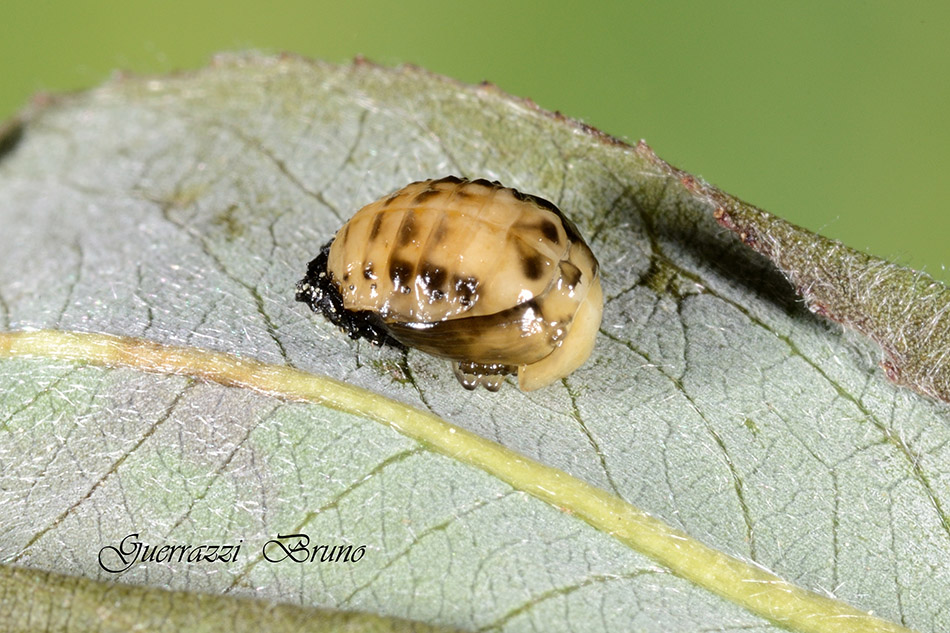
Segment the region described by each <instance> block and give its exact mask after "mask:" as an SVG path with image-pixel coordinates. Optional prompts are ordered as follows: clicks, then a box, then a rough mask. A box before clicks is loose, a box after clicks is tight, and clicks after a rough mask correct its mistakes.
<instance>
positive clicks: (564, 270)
mask: <svg viewBox="0 0 950 633" xmlns="http://www.w3.org/2000/svg"><path fill="white" fill-rule="evenodd" d="M560 268H561V277H562V278H563V279H564V283H566V284H567V287H568V288H570V289H572V290H573V289H574V286H576V285H577V284H578V282H580V280H581V269H580V268H578V267H577V266H575V265H574V264H572V263H571V262H567V261H564V262H561V264H560Z"/></svg>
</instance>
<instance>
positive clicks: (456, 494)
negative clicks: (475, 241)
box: [0, 55, 950, 632]
mask: <svg viewBox="0 0 950 633" xmlns="http://www.w3.org/2000/svg"><path fill="white" fill-rule="evenodd" d="M5 138H7V139H12V140H8V141H6V142H4V143H3V144H0V147H3V153H4V154H3V158H2V159H0V226H2V227H3V228H2V234H0V240H2V248H0V271H2V273H0V325H2V327H3V329H4V330H5V331H7V332H9V333H7V334H3V333H0V385H2V387H3V389H2V394H0V464H2V466H3V468H2V473H0V501H2V504H3V505H2V507H3V508H4V511H5V513H6V514H5V515H4V518H3V521H2V523H0V560H2V561H3V562H5V563H7V564H10V565H16V566H18V567H28V568H32V569H37V570H55V571H58V572H64V573H68V574H72V575H78V576H85V577H87V578H91V579H98V580H102V581H108V582H113V581H118V582H121V583H127V584H132V585H142V586H145V587H155V588H158V587H161V588H170V589H173V590H179V591H188V592H197V593H202V594H228V595H230V596H239V597H240V596H257V597H260V598H265V599H269V600H273V601H276V602H280V603H290V604H294V605H303V606H307V607H309V606H314V607H324V608H331V609H342V610H346V611H353V612H368V613H378V614H382V615H385V616H391V617H396V618H406V619H409V620H415V621H418V622H426V623H431V624H434V625H439V626H448V627H455V628H460V629H467V630H500V631H515V630H525V629H543V630H546V631H558V630H583V631H601V630H604V631H612V630H634V629H635V630H644V631H695V630H707V631H732V630H738V629H742V630H756V631H763V632H764V631H777V630H787V629H791V630H802V631H805V630H809V631H847V630H899V628H898V627H897V626H896V625H893V626H892V625H890V624H888V622H893V623H900V624H901V625H903V626H906V627H910V628H913V629H916V630H919V631H939V630H945V629H946V628H947V627H948V625H950V622H948V619H950V608H948V607H950V603H948V598H947V596H948V595H950V591H948V590H950V520H948V517H947V513H946V510H945V508H946V504H947V497H948V493H950V466H948V464H950V460H948V454H947V453H948V450H950V449H948V447H950V442H948V441H947V440H948V435H950V425H948V422H950V415H948V405H947V404H946V403H942V402H939V401H934V400H930V399H928V398H925V397H922V396H919V395H917V394H916V393H913V392H911V391H909V390H906V389H902V388H900V387H897V386H895V385H894V384H893V383H891V382H889V381H888V380H887V379H886V373H885V371H884V370H882V369H881V368H880V367H879V366H878V359H879V358H880V356H881V351H880V348H879V347H878V346H877V345H875V344H874V343H872V342H871V341H869V340H867V339H865V338H863V337H861V336H859V335H856V334H853V333H851V332H849V331H842V330H841V329H839V328H838V326H836V325H833V324H829V323H828V321H826V320H825V319H824V318H822V317H821V316H816V315H814V314H813V313H812V312H810V311H809V310H808V309H807V308H806V305H805V303H803V302H802V301H801V300H800V299H799V298H798V297H797V296H796V295H795V294H794V291H793V288H792V287H791V286H790V285H789V284H788V282H787V281H786V280H785V277H784V276H783V274H782V272H780V271H779V270H776V268H774V267H773V265H772V263H771V262H770V261H769V260H767V259H765V258H763V257H762V256H761V255H759V254H756V253H755V252H753V251H752V250H750V249H749V248H747V247H746V246H745V245H743V244H742V242H741V241H740V240H739V239H736V237H735V236H734V235H733V234H732V233H731V232H729V231H726V230H723V229H722V228H721V226H720V224H721V225H723V226H726V227H727V228H732V229H735V230H736V232H738V233H740V234H744V239H746V240H747V241H750V242H751V245H753V246H755V247H758V248H759V250H761V251H762V252H763V253H765V254H766V255H768V256H770V257H773V258H775V260H776V261H777V263H778V265H779V266H780V267H781V268H782V270H784V271H785V273H786V274H788V275H789V277H790V278H791V279H792V280H793V282H794V283H795V285H796V286H797V287H800V288H801V289H802V290H803V293H804V298H805V301H806V302H808V305H810V306H811V307H812V308H813V309H818V310H819V311H821V312H822V313H824V314H827V315H829V316H832V317H834V318H836V319H838V320H841V321H842V322H845V323H848V324H851V325H853V326H855V327H858V328H859V329H861V331H864V332H867V333H868V334H869V335H870V336H872V337H874V338H875V340H878V341H880V342H882V343H883V344H884V347H885V348H886V349H887V351H886V353H887V355H888V361H887V362H888V371H890V372H891V374H892V376H894V377H900V379H901V380H902V381H903V382H905V383H907V384H911V385H913V386H914V387H915V388H916V389H918V390H920V391H923V392H926V393H931V394H934V395H936V396H937V397H944V395H945V393H946V390H944V391H941V387H940V385H941V384H945V376H946V373H945V372H946V368H945V365H944V364H943V363H941V362H939V361H940V359H941V358H942V354H944V353H945V350H946V349H947V344H946V339H945V338H942V337H944V336H945V330H940V327H942V326H940V324H941V323H945V320H944V321H941V320H940V319H941V318H943V317H942V316H941V315H943V314H944V313H945V311H942V310H941V308H940V306H941V305H945V303H944V304H941V303H940V302H941V301H945V300H946V293H947V291H946V289H945V288H943V287H942V286H939V285H937V284H936V282H931V281H929V280H927V279H926V278H925V277H923V276H920V275H919V274H917V273H907V272H904V271H902V270H901V269H898V268H896V267H891V266H890V265H888V264H886V263H883V262H879V261H877V260H874V259H872V258H866V257H865V259H863V260H862V259H860V258H857V257H852V256H853V253H852V252H851V251H849V250H847V249H845V248H844V247H842V246H840V245H837V244H835V243H831V242H828V241H826V240H823V238H819V237H817V236H814V235H811V234H809V233H807V232H805V231H803V230H801V229H797V228H795V227H790V226H789V225H787V224H785V223H783V222H781V221H780V220H778V219H775V218H772V217H771V216H766V215H764V214H763V213H762V212H760V211H758V210H756V209H753V208H751V207H748V206H746V205H744V204H743V203H741V202H739V201H736V200H734V199H732V198H730V197H728V196H726V195H725V194H722V193H721V192H718V191H716V190H714V189H713V188H711V187H709V186H708V185H706V184H704V183H702V182H699V181H697V180H696V179H694V178H692V177H690V176H688V175H686V174H683V173H681V172H678V171H677V170H675V169H673V168H671V167H670V166H668V165H666V164H665V163H663V162H662V161H660V160H659V159H657V158H656V157H655V156H654V155H653V154H652V152H651V151H650V150H649V148H647V147H646V146H645V145H643V144H641V145H639V146H637V147H630V146H627V145H625V144H623V143H620V142H618V141H616V140H614V139H611V138H609V137H606V136H604V135H602V134H600V133H598V132H596V131H593V130H590V129H589V128H585V127H584V126H582V125H580V124H578V123H576V122H573V121H571V120H568V119H565V118H564V117H561V116H558V115H551V114H549V113H546V112H543V111H539V110H538V109H537V108H536V107H535V106H534V105H533V104H531V103H530V102H527V101H521V100H517V99H513V98H511V97H509V96H507V95H504V94H502V93H500V92H499V91H498V90H497V89H495V88H493V87H491V86H488V85H485V86H479V87H469V86H464V85H460V84H457V83H455V82H452V81H449V80H445V79H442V78H439V77H436V76H433V75H430V74H427V73H425V72H424V71H420V70H418V69H414V68H403V69H399V70H389V69H383V68H378V67H376V66H373V65H371V64H367V63H365V62H357V63H355V64H353V65H351V66H332V65H326V64H319V63H312V62H307V61H304V60H300V59H296V58H292V57H281V58H267V57H260V56H256V55H246V56H228V57H222V58H219V59H218V60H217V61H216V63H215V64H214V65H213V66H212V67H211V68H208V69H205V70H202V71H199V72H195V73H187V74H180V75H177V76H171V77H161V78H154V77H152V78H133V77H119V78H117V79H115V80H113V81H112V82H110V83H108V84H107V85H105V86H103V87H101V88H99V89H97V90H94V91H90V92H87V93H82V94H78V95H73V96H69V97H57V98H52V99H50V100H49V102H48V103H39V104H37V105H35V106H34V107H33V108H32V110H30V111H28V112H27V113H25V114H24V115H23V117H22V118H21V121H20V122H19V124H12V125H11V126H10V127H9V128H8V133H7V135H6V136H5ZM449 173H453V174H456V175H460V176H469V177H487V178H492V179H498V180H501V181H502V182H504V183H505V184H507V185H509V186H514V187H517V188H518V189H520V190H522V191H526V192H530V193H534V194H537V195H541V196H544V197H546V198H549V199H552V200H553V201H555V202H556V203H557V204H558V205H559V206H560V207H561V209H563V210H565V212H566V213H567V214H568V215H570V217H571V218H572V219H574V220H575V222H576V223H577V224H578V226H579V228H580V229H581V232H582V233H584V234H585V235H586V236H587V237H588V240H589V242H590V243H591V246H592V248H593V249H594V251H595V252H596V253H597V255H598V257H599V259H600V262H601V265H602V268H603V282H604V288H605V293H606V295H607V303H606V305H605V316H604V322H603V326H602V330H601V336H600V338H599V340H598V344H597V347H596V349H595V351H594V355H593V357H592V358H591V360H590V361H589V362H588V363H587V364H586V365H585V366H584V367H582V368H581V369H580V370H578V371H577V372H575V373H574V374H573V375H571V376H569V377H568V378H567V379H565V380H564V381H563V382H562V383H561V384H556V385H553V386H551V387H548V388H546V389H544V390H541V391H539V392H533V393H529V394H525V393H521V392H519V391H517V389H516V388H514V386H512V385H508V386H506V387H504V388H503V389H502V390H501V391H500V392H499V393H497V394H490V393H487V392H485V391H476V392H464V391H463V390H461V389H460V388H459V386H458V385H457V384H456V383H455V380H454V378H453V377H452V375H451V372H450V371H448V369H447V367H446V366H445V365H444V363H443V362H442V361H439V360H437V359H433V358H431V357H428V356H425V355H423V354H420V353H416V352H409V353H408V354H404V353H402V352H399V351H396V350H388V349H387V350H378V349H375V348H372V347H371V346H368V345H366V344H365V343H358V342H353V341H350V340H349V339H346V338H345V337H343V336H341V335H340V334H339V333H338V332H336V331H335V330H334V328H333V327H332V326H330V325H329V324H328V323H326V322H324V321H323V320H322V319H321V318H318V317H316V316H314V315H313V314H310V313H308V311H307V310H306V308H305V307H304V306H302V305H301V304H298V303H295V302H294V300H293V294H294V283H295V281H296V280H297V279H299V278H300V277H301V275H302V273H303V271H304V269H305V266H306V263H307V262H308V261H309V259H310V258H311V257H312V256H313V255H314V253H315V252H316V250H317V249H318V248H319V246H320V245H321V244H323V243H324V242H325V241H326V240H327V239H329V238H330V237H331V236H332V235H333V233H334V232H335V231H336V230H337V228H339V226H340V224H341V223H342V222H343V221H344V220H345V218H346V217H347V216H348V215H349V214H350V213H352V212H353V211H355V210H356V209H357V208H358V207H359V206H361V205H362V204H365V203H367V202H369V201H371V200H374V199H376V198H377V197H379V196H381V195H383V194H385V193H388V192H389V191H391V190H393V189H396V188H398V187H401V186H402V185H404V184H406V183H408V182H410V181H411V180H417V179H421V178H427V177H436V176H441V175H446V174H449ZM717 219H718V222H719V223H717ZM754 222H758V224H754ZM750 236H752V237H754V238H755V239H751V240H750ZM848 257H852V258H851V259H847V258H848ZM846 260H847V261H849V262H855V263H854V264H849V266H848V267H842V266H840V265H839V266H833V265H831V264H834V263H838V264H840V263H841V262H844V261H846ZM829 262H830V263H829ZM842 271H845V273H846V274H845V273H843V272H842ZM885 272H886V273H887V275H889V276H888V277H887V278H888V279H889V280H893V279H897V281H889V282H888V284H887V287H883V286H882V284H880V283H876V282H878V281H880V280H881V279H882V278H883V277H884V273H885ZM901 275H904V276H905V279H901V278H900V277H901ZM921 284H923V286H922V285H921ZM924 286H926V287H929V288H931V292H930V293H929V295H928V296H929V297H932V298H934V300H933V301H926V300H922V299H920V294H919V289H920V288H922V287H924ZM829 289H830V290H829ZM835 289H849V290H850V291H851V292H852V295H855V296H860V298H861V300H860V301H857V300H851V301H849V299H848V297H849V296H852V295H848V294H847V292H845V291H837V290H835ZM915 292H916V293H918V294H915ZM822 293H825V294H822ZM828 296H831V297H834V298H835V300H834V302H830V301H828V299H827V298H826V297H828ZM830 305H833V306H835V307H832V308H828V309H826V307H827V306H830ZM875 306H888V310H883V309H882V310H877V309H872V308H874V307H875ZM896 306H900V309H897V308H896ZM928 310H929V311H930V312H928ZM845 312H846V313H847V316H842V315H843V314H844V313H845ZM928 314H929V315H930V317H927V315H928ZM928 319H929V320H928ZM868 323H870V324H872V325H873V327H872V326H866V327H865V325H864V324H868ZM906 323H920V324H929V326H932V333H931V334H930V335H927V333H926V332H924V331H923V330H922V329H920V328H917V329H918V330H920V332H921V335H919V336H917V340H918V341H922V342H923V343H922V345H923V346H921V345H919V344H917V343H914V342H913V341H912V340H910V338H912V337H910V338H909V337H908V336H907V332H908V330H909V328H907V327H906V326H903V324H906ZM882 328H883V329H882ZM30 330H42V331H39V332H35V331H34V332H31V331H30ZM876 332H884V334H881V335H876V334H875V333H876ZM888 332H890V333H892V334H893V333H897V334H896V336H897V337H898V338H901V344H905V343H909V346H908V345H905V347H903V348H901V351H900V352H899V353H898V354H894V353H893V350H894V349H897V348H896V347H895V346H896V345H897V344H896V343H893V342H892V341H891V342H889V341H890V339H889V338H888ZM82 333H88V334H82ZM888 345H891V347H888ZM915 346H916V347H915ZM908 350H909V351H908ZM895 368H896V370H895ZM321 376H329V377H331V378H322V377H321ZM915 376H916V378H915ZM921 376H931V377H936V378H937V379H936V380H934V381H932V384H933V385H936V386H935V387H933V388H931V387H930V386H928V384H930V383H926V382H925V381H924V380H923V379H921V378H920V377H921ZM941 376H942V377H943V378H941ZM333 379H336V380H333ZM941 380H943V381H944V382H943V383H941ZM338 381H343V382H338ZM364 389H366V390H369V391H364ZM370 392H372V393H370ZM445 421H448V422H451V424H447V423H446V422H445ZM379 422H383V424H380V423H379ZM496 443H497V444H496ZM643 512H646V513H648V514H643ZM651 517H655V519H654V518H651ZM656 519H658V520H659V521H657V520H656ZM298 533H305V534H307V535H309V537H310V539H311V541H312V544H326V545H328V546H334V545H339V546H341V547H345V546H351V547H353V548H355V547H358V546H365V555H364V556H363V557H362V558H361V559H360V560H359V561H358V562H355V563H343V562H339V563H329V562H324V563H321V562H314V563H292V562H288V561H286V560H284V561H282V562H277V563H272V562H268V561H267V560H266V559H265V558H264V557H263V556H262V550H263V548H264V545H265V543H267V542H268V541H270V540H275V539H276V538H277V535H288V534H298ZM130 534H138V537H136V538H137V539H138V540H140V541H141V542H144V543H148V544H150V545H156V546H161V545H163V544H168V545H185V544H190V545H192V546H198V545H200V544H236V543H240V544H241V547H242V551H241V556H240V557H239V558H238V560H236V561H235V562H234V563H222V562H218V563H207V562H205V563H201V562H192V563H188V562H187V561H184V562H167V561H166V562H154V561H153V562H144V563H137V564H133V565H132V566H131V567H130V568H129V569H128V570H126V571H124V572H122V573H119V574H111V573H109V572H107V571H105V570H103V569H102V568H101V567H100V566H99V555H100V551H101V550H102V549H103V548H110V547H112V548H117V547H119V545H120V543H121V541H122V539H123V538H125V537H127V536H128V535H130ZM284 542H289V541H287V540H285V541H284ZM107 551H112V550H107ZM765 570H770V572H771V573H774V574H775V576H772V575H771V574H770V573H769V572H766V571H765ZM6 577H12V578H17V577H19V576H17V574H16V573H7V574H6ZM15 586H16V587H21V586H22V584H16V585H15ZM91 587H100V588H101V585H97V584H92V585H90V586H88V587H87V586H86V585H82V588H80V589H77V591H97V590H99V589H93V588H91ZM156 591H157V589H156ZM4 595H14V594H13V593H11V592H10V591H9V590H8V591H7V593H6V594H4ZM19 595H22V594H19ZM823 596H824V597H823ZM38 599H39V598H38ZM49 604H50V606H49V608H50V609H52V611H51V612H55V608H54V607H53V606H52V605H54V604H61V603H59V602H56V601H55V600H54V601H51V602H50V603H49ZM159 604H162V603H161V602H159ZM165 604H167V603H165ZM849 605H850V606H849ZM25 608H28V607H26V606H24V605H21V607H20V609H25ZM855 609H856V610H855ZM166 610H167V607H166ZM863 611H873V613H874V614H875V615H876V616H879V617H880V618H883V620H880V619H877V618H876V617H871V618H869V617H867V616H863V615H862V612H863ZM874 627H877V628H876V629H875V628H874Z"/></svg>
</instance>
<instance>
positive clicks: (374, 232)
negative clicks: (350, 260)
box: [369, 213, 383, 241]
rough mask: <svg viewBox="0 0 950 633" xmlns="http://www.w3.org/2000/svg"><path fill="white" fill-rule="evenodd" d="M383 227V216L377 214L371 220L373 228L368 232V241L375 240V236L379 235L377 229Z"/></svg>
mask: <svg viewBox="0 0 950 633" xmlns="http://www.w3.org/2000/svg"><path fill="white" fill-rule="evenodd" d="M382 225H383V214H382V213H377V214H376V217H375V218H373V228H371V229H370V230H369V239H370V241H373V240H375V239H376V236H377V235H379V227H381V226H382Z"/></svg>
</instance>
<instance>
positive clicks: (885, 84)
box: [0, 0, 950, 281]
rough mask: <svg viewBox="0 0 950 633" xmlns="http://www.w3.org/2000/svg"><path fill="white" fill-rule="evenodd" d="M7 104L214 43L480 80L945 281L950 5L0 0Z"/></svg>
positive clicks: (188, 63)
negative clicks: (358, 58) (641, 144)
mask: <svg viewBox="0 0 950 633" xmlns="http://www.w3.org/2000/svg"><path fill="white" fill-rule="evenodd" d="M2 7H3V8H2V12H0V54H2V59H3V65H4V73H3V74H4V77H3V82H2V85H0V118H6V117H7V116H9V115H11V114H12V113H13V112H15V111H16V110H17V109H18V108H20V107H21V106H22V105H23V104H24V103H26V102H27V100H28V99H29V98H30V95H31V94H33V93H36V92H38V91H54V92H55V91H62V90H74V89H77V88H83V87H88V86H93V85H96V84H98V83H100V82H101V81H103V80H104V79H105V78H106V77H108V76H109V73H110V72H111V71H112V70H113V69H117V68H121V69H127V70H132V71H136V72H141V73H161V72H165V71H169V70H173V69H179V68H193V67H197V66H202V65H204V64H206V63H207V61H208V59H209V57H210V56H211V55H212V54H213V53H214V52H216V51H222V50H238V49H248V48H253V49H259V50H264V51H274V52H277V51H293V52H296V53H300V54H303V55H307V56H311V57H317V58H322V59H327V60H331V61H346V60H349V59H350V58H352V57H353V56H354V55H356V54H363V55H365V56H367V57H369V58H370V59H373V60H375V61H377V62H380V63H383V64H389V65H394V64H399V63H401V62H412V63H415V64H418V65H421V66H424V67H426V68H428V69H430V70H433V71H436V72H438V73H442V74H445V75H449V76H452V77H455V78H458V79H461V80H463V81H467V82H477V81H481V80H482V79H488V80H491V81H493V82H494V83H496V84H498V85H499V86H501V88H502V89H504V90H506V91H507V92H509V93H511V94H514V95H518V96H526V97H531V98H532V99H534V100H535V101H537V102H538V103H539V104H540V105H541V106H543V107H545V108H547V109H551V110H560V111H562V112H564V113H565V114H568V115H570V116H573V117H576V118H579V119H582V120H583V121H585V122H587V123H589V124H591V125H594V126H596V127H598V128H600V129H602V130H604V131H606V132H609V133H610V134H613V135H615V136H619V137H621V138H624V139H627V140H630V141H636V140H638V139H640V138H644V139H646V141H647V142H648V143H649V144H650V145H651V146H652V147H653V149H654V150H655V151H656V152H657V153H658V154H659V155H660V156H661V157H663V158H665V159H666V160H668V161H670V162H671V163H673V164H674V165H677V166H678V167H681V168H683V169H686V170H687V171H690V172H692V173H694V174H697V175H700V176H702V177H704V178H706V179H707V180H709V181H710V182H712V183H714V184H716V185H718V186H719V187H721V188H723V189H725V190H726V191H728V192H730V193H732V194H734V195H737V196H739V197H740V198H743V199H745V200H748V201H750V202H753V203H755V204H757V205H759V206H761V207H763V208H765V209H767V210H769V211H771V212H773V213H776V214H778V215H781V216H783V217H785V218H786V219H789V220H791V221H792V222H795V223H797V224H801V225H803V226H806V227H808V228H810V229H813V230H816V231H819V232H821V233H823V234H825V235H828V236H830V237H834V238H837V239H840V240H842V241H844V242H846V243H847V244H849V245H851V246H854V247H856V248H859V249H862V250H866V251H869V252H872V253H874V254H877V255H880V256H883V257H887V258H889V259H893V260H895V261H898V262H900V263H903V264H906V265H910V266H912V267H914V268H922V269H924V270H926V271H927V272H928V273H930V274H931V275H933V276H934V277H937V278H938V279H941V280H943V281H950V271H947V270H946V268H945V267H944V265H945V264H950V257H948V256H947V249H946V238H947V236H948V235H950V215H948V214H947V213H946V211H945V205H946V201H947V181H946V176H945V171H944V167H945V164H946V162H947V159H946V152H947V149H948V147H950V3H946V2H943V3H937V2H929V3H927V2H917V3H898V2H891V3H883V2H881V3H877V2H861V3H857V2H840V3H839V2H796V3H779V2H758V1H752V0H744V1H733V2H698V1H697V2H655V3H638V2H600V3H598V2H587V3H576V2H567V1H565V0H548V1H546V2H537V3H522V2H516V1H515V0H507V1H505V2H501V1H495V0H491V1H482V2H468V3H453V2H446V1H444V0H443V1H442V2H426V1H422V0H403V1H402V2H399V3H396V2H385V1H382V0H362V1H353V2H348V3H345V4H344V3H325V4H324V3H320V2H312V1H310V2H307V1H303V0H299V1H294V2H270V3H255V2H248V1H245V0H239V1H234V0H232V1H231V2H206V1H204V0H192V1H190V2H179V1H163V2H158V1H155V2H151V1H150V2H115V1H110V2H106V1H96V2H93V1H74V2H66V1H60V2H52V1H49V0H29V1H23V0H4V3H3V5H2Z"/></svg>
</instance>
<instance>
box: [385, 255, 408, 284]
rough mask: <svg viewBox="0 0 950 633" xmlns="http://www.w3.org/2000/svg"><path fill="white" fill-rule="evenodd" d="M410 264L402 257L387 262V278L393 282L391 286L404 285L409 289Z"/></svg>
mask: <svg viewBox="0 0 950 633" xmlns="http://www.w3.org/2000/svg"><path fill="white" fill-rule="evenodd" d="M411 277H412V264H411V263H409V262H407V261H406V260H404V259H394V260H392V261H391V262H390V263H389V278H390V280H392V282H393V288H400V287H405V288H407V289H409V287H410V286H411V285H412V284H411V282H410V278H411Z"/></svg>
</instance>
